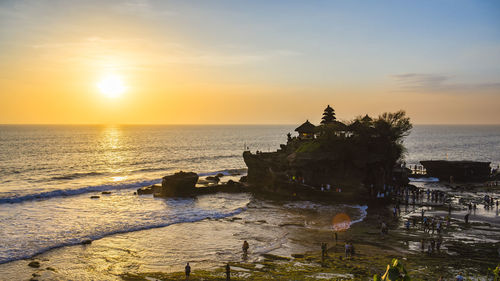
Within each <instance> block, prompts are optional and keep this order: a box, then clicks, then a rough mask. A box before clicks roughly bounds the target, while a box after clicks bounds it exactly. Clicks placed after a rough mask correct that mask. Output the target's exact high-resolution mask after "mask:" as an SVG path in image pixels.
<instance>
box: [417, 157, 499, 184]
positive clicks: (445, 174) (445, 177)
mask: <svg viewBox="0 0 500 281" xmlns="http://www.w3.org/2000/svg"><path fill="white" fill-rule="evenodd" d="M420 164H422V165H423V166H424V167H425V169H426V170H427V175H429V176H431V177H436V178H439V179H440V180H442V181H450V180H451V181H454V180H455V181H461V182H483V181H487V180H488V179H489V177H490V173H491V167H490V162H475V161H445V160H435V161H420Z"/></svg>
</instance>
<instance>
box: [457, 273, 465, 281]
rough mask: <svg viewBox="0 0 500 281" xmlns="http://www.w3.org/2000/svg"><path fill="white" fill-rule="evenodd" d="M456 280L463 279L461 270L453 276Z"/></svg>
mask: <svg viewBox="0 0 500 281" xmlns="http://www.w3.org/2000/svg"><path fill="white" fill-rule="evenodd" d="M455 280H456V281H464V277H463V276H462V272H459V273H458V275H457V277H455Z"/></svg>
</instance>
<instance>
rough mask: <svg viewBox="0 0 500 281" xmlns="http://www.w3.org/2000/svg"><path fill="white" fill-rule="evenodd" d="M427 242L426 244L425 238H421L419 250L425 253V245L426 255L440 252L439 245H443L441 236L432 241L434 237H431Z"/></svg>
mask: <svg viewBox="0 0 500 281" xmlns="http://www.w3.org/2000/svg"><path fill="white" fill-rule="evenodd" d="M428 240H429V241H428V243H427V240H426V239H425V238H422V240H420V250H421V251H422V252H425V249H426V246H425V245H426V244H427V254H428V255H432V254H433V253H434V252H435V251H437V252H440V251H441V245H442V244H443V237H442V236H441V235H438V236H437V238H436V239H434V237H431V238H430V239H428Z"/></svg>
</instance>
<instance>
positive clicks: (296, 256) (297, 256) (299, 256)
mask: <svg viewBox="0 0 500 281" xmlns="http://www.w3.org/2000/svg"><path fill="white" fill-rule="evenodd" d="M292 257H294V258H296V259H302V258H304V254H292Z"/></svg>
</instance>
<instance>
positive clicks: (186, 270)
mask: <svg viewBox="0 0 500 281" xmlns="http://www.w3.org/2000/svg"><path fill="white" fill-rule="evenodd" d="M249 248H250V245H249V244H248V242H247V241H246V240H245V241H243V246H241V250H242V251H243V256H244V257H246V256H247V255H248V249H249ZM184 273H185V274H186V280H189V276H190V275H191V266H190V265H189V262H188V263H187V264H186V266H185V267H184ZM225 273H226V280H231V266H230V265H229V263H227V264H226V266H225Z"/></svg>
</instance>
